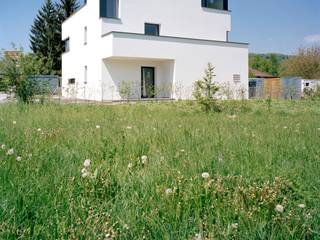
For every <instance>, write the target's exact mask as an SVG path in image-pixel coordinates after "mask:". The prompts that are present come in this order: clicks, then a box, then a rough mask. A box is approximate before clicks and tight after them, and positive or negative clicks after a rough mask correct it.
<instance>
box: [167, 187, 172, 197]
mask: <svg viewBox="0 0 320 240" xmlns="http://www.w3.org/2000/svg"><path fill="white" fill-rule="evenodd" d="M165 193H166V195H167V196H168V195H171V194H172V193H173V190H172V189H171V188H168V189H166V191H165Z"/></svg>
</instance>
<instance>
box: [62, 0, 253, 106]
mask: <svg viewBox="0 0 320 240" xmlns="http://www.w3.org/2000/svg"><path fill="white" fill-rule="evenodd" d="M102 1H109V0H100V1H99V0H87V4H86V5H85V6H83V7H82V8H81V9H80V10H79V11H78V12H77V13H75V14H74V15H73V16H72V17H70V18H69V19H67V20H66V21H65V22H64V23H63V25H62V37H63V40H66V39H69V46H70V49H69V51H68V52H66V53H64V54H63V56H62V89H63V96H65V97H76V98H79V99H88V100H96V101H112V100H123V99H125V98H131V99H137V100H138V99H141V98H142V97H146V98H151V97H156V98H173V99H180V98H181V99H190V98H192V92H193V85H194V82H195V81H196V80H198V79H200V78H201V77H202V76H203V73H204V70H205V68H206V67H207V64H208V62H210V63H212V64H213V66H214V67H215V75H216V77H215V80H216V82H217V83H218V84H221V85H228V86H229V87H231V88H232V89H234V90H235V91H238V90H240V89H241V90H244V91H245V92H246V94H245V97H247V90H248V45H247V44H243V43H233V42H228V39H227V38H228V32H230V30H231V16H230V12H229V11H226V10H216V9H211V8H206V7H202V1H203V0H188V1H186V0H175V1H172V0H161V1H155V0H118V1H116V0H110V1H114V2H117V4H118V6H117V7H116V10H117V18H106V17H100V16H101V8H102V6H103V4H102V3H101V2H102ZM208 1H210V0H208ZM225 2H226V1H225ZM146 23H147V24H156V25H158V26H157V27H154V26H155V25H152V26H153V29H158V33H159V35H155V36H154V35H147V34H145V24H146ZM150 87H152V92H153V94H151V95H150ZM147 89H148V90H147Z"/></svg>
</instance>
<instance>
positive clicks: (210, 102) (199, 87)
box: [193, 63, 221, 112]
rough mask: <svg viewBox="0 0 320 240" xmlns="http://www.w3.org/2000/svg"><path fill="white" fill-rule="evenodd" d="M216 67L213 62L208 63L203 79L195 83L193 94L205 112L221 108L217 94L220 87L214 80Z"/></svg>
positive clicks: (216, 110)
mask: <svg viewBox="0 0 320 240" xmlns="http://www.w3.org/2000/svg"><path fill="white" fill-rule="evenodd" d="M213 77H215V75H214V67H213V66H212V64H211V63H208V68H207V69H206V70H205V76H204V77H203V78H202V80H198V81H196V82H195V85H194V92H193V96H194V98H195V99H196V100H197V102H198V103H199V104H200V105H201V107H202V109H203V110H204V111H205V112H210V111H214V112H220V111H221V109H220V107H219V104H218V103H217V100H216V99H215V94H216V93H217V92H218V90H219V87H218V86H217V85H216V84H215V83H214V82H213Z"/></svg>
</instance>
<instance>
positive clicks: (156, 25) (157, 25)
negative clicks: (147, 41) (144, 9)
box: [144, 23, 160, 36]
mask: <svg viewBox="0 0 320 240" xmlns="http://www.w3.org/2000/svg"><path fill="white" fill-rule="evenodd" d="M148 26H149V27H156V33H155V34H148V33H147V27H148ZM144 34H145V35H148V36H160V24H157V23H145V24H144Z"/></svg>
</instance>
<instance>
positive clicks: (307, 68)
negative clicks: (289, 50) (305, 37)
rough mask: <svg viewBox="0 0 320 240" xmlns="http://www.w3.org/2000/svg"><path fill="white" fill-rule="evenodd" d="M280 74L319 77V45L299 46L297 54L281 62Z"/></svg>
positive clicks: (309, 77)
mask: <svg viewBox="0 0 320 240" xmlns="http://www.w3.org/2000/svg"><path fill="white" fill-rule="evenodd" d="M281 75H282V76H294V77H301V78H303V79H320V45H315V46H312V47H309V48H300V49H299V51H298V54H297V56H295V57H293V58H290V59H289V60H287V61H285V62H284V63H283V64H282V72H281Z"/></svg>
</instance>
